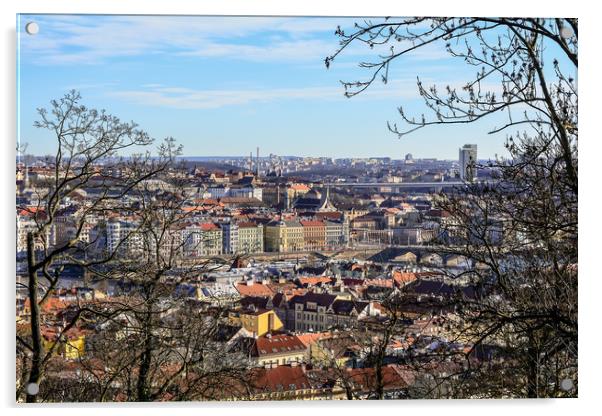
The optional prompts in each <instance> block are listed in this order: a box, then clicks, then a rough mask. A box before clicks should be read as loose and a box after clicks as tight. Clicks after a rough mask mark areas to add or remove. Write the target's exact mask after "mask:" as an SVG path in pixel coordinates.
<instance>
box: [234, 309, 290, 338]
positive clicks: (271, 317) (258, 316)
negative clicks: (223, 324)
mask: <svg viewBox="0 0 602 416" xmlns="http://www.w3.org/2000/svg"><path fill="white" fill-rule="evenodd" d="M239 317H240V324H241V325H242V327H243V328H244V329H246V330H247V331H249V332H251V333H253V334H254V335H255V336H257V337H260V336H263V335H265V334H267V333H268V332H271V331H278V330H280V329H282V327H283V326H284V325H283V324H282V321H281V320H280V318H278V316H277V315H276V314H275V313H274V311H273V310H266V309H257V310H248V311H243V312H240V315H239Z"/></svg>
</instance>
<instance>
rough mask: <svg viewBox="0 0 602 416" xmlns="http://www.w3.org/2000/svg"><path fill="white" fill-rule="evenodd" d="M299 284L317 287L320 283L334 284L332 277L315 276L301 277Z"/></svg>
mask: <svg viewBox="0 0 602 416" xmlns="http://www.w3.org/2000/svg"><path fill="white" fill-rule="evenodd" d="M298 279H299V283H300V284H302V285H317V284H320V283H332V277H328V276H314V277H299V278H298Z"/></svg>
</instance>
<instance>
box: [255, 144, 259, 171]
mask: <svg viewBox="0 0 602 416" xmlns="http://www.w3.org/2000/svg"><path fill="white" fill-rule="evenodd" d="M255 176H257V177H259V146H257V157H256V158H255Z"/></svg>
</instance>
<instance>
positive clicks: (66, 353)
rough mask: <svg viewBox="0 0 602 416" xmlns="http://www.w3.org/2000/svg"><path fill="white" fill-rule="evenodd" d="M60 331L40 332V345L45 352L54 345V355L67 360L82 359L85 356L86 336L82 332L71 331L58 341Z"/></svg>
mask: <svg viewBox="0 0 602 416" xmlns="http://www.w3.org/2000/svg"><path fill="white" fill-rule="evenodd" d="M59 333H60V331H55V330H45V331H43V332H42V345H43V346H44V349H45V350H46V351H49V350H50V349H51V348H52V347H53V345H54V344H56V343H58V345H56V346H55V347H54V351H53V353H54V354H58V355H61V356H62V357H63V358H66V359H68V360H76V359H78V358H82V357H83V356H84V354H85V350H86V348H85V346H86V336H85V334H84V333H83V332H82V331H78V330H77V329H72V330H71V331H69V332H68V333H67V335H63V337H62V339H60V340H58V335H59Z"/></svg>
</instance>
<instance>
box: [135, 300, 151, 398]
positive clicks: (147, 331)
mask: <svg viewBox="0 0 602 416" xmlns="http://www.w3.org/2000/svg"><path fill="white" fill-rule="evenodd" d="M149 308H150V306H149ZM151 319H152V311H148V312H147V314H146V316H145V320H144V344H143V351H142V356H141V357H140V366H139V367H138V380H137V382H136V395H137V398H138V401H140V402H147V401H149V399H150V396H149V388H148V372H149V370H150V366H151V356H152V350H153V346H152V334H151V330H152V329H151Z"/></svg>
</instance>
